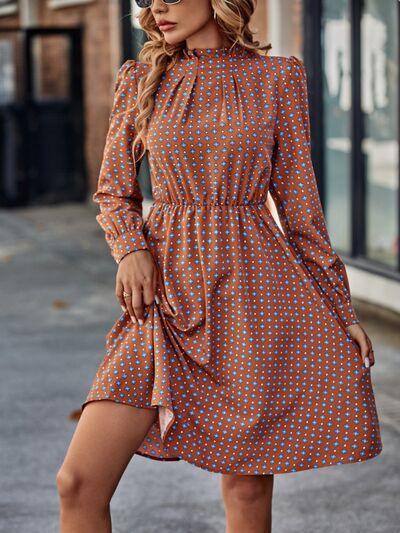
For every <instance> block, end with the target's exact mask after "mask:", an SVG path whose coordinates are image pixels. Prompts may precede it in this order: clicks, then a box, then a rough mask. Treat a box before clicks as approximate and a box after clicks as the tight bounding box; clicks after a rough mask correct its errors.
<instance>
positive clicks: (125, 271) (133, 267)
mask: <svg viewBox="0 0 400 533" xmlns="http://www.w3.org/2000/svg"><path fill="white" fill-rule="evenodd" d="M157 278H158V272H157V268H156V265H155V264H154V259H153V256H152V255H151V252H150V251H149V250H136V251H134V252H131V253H129V254H127V255H126V256H125V257H123V258H122V260H121V261H120V263H119V265H118V272H117V277H116V287H115V295H116V297H117V299H118V301H119V303H120V304H121V307H122V309H123V311H128V312H129V315H130V317H131V319H132V322H133V323H136V321H137V322H139V324H143V321H144V319H145V306H147V305H150V304H152V303H153V301H154V300H156V301H158V297H157V295H156V287H157ZM124 292H125V293H128V294H129V295H130V296H127V295H124Z"/></svg>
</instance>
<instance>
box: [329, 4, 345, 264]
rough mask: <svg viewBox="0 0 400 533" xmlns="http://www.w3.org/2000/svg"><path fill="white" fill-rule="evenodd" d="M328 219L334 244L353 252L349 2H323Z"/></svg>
mask: <svg viewBox="0 0 400 533" xmlns="http://www.w3.org/2000/svg"><path fill="white" fill-rule="evenodd" d="M322 5H323V11H322V13H323V15H322V65H323V78H322V79H323V86H322V91H323V124H324V140H325V142H324V148H323V152H324V153H323V160H324V171H323V172H324V180H325V181H324V184H325V216H326V220H327V225H328V230H329V233H330V236H331V240H332V244H333V246H334V247H335V248H337V249H338V250H340V251H345V252H347V253H349V252H350V249H351V152H352V143H351V105H352V103H351V81H352V80H351V29H350V15H349V8H350V6H349V1H348V0H337V1H335V2H332V1H331V0H323V2H322Z"/></svg>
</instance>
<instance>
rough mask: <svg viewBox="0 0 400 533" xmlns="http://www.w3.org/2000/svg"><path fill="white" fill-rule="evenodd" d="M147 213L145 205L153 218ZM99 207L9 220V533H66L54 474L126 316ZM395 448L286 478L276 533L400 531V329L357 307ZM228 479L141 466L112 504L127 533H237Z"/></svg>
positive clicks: (4, 366)
mask: <svg viewBox="0 0 400 533" xmlns="http://www.w3.org/2000/svg"><path fill="white" fill-rule="evenodd" d="M147 208H148V204H146V207H145V213H146V212H147ZM96 214H97V207H96V208H94V207H93V206H85V205H82V204H69V205H63V206H54V207H41V208H29V209H18V210H0V290H1V307H0V318H1V322H0V353H1V357H0V376H1V387H0V405H1V421H0V422H1V433H0V434H1V444H0V448H1V452H2V453H1V455H0V471H1V473H2V483H1V486H0V491H1V492H0V498H1V503H0V505H1V507H0V509H1V510H0V532H1V533H3V532H4V533H44V532H45V533H53V532H54V533H56V532H58V495H57V492H56V486H55V475H56V472H57V469H58V467H59V465H60V464H61V461H62V458H63V456H64V454H65V451H66V448H67V446H68V443H69V440H70V438H71V436H72V433H73V431H74V428H75V422H74V421H71V420H70V419H69V418H68V415H69V413H70V412H71V411H73V410H74V409H77V408H79V406H80V403H81V402H82V401H83V399H84V397H85V395H86V392H87V390H88V388H89V386H90V383H91V381H92V378H93V376H94V373H95V370H96V368H97V366H98V364H99V362H100V360H101V358H102V357H103V347H104V336H105V333H106V331H108V329H109V328H110V327H111V325H112V324H113V322H114V321H115V320H116V318H117V317H118V316H119V314H120V307H119V304H118V303H117V301H116V299H115V296H114V279H115V273H116V264H115V262H114V260H113V259H112V257H111V255H110V253H109V249H108V247H107V245H106V243H105V240H104V235H103V233H102V230H101V228H100V227H99V226H98V224H97V222H96V221H95V215H96ZM354 303H355V305H356V308H357V311H358V314H359V316H360V318H361V320H362V323H363V325H364V327H365V328H366V330H367V331H368V333H369V335H370V337H371V339H372V341H373V344H374V348H375V355H376V359H377V363H376V365H375V366H374V367H373V368H372V370H371V372H372V377H373V382H374V385H375V392H376V400H377V407H378V412H379V415H380V420H381V429H382V438H383V446H384V450H383V452H382V454H381V455H380V456H379V457H377V458H375V459H372V460H370V461H367V462H365V463H362V464H355V465H341V466H335V467H327V468H322V469H319V470H312V471H304V472H298V473H294V474H284V475H280V476H275V486H274V491H275V495H274V505H273V526H274V530H273V531H274V533H320V532H321V533H322V532H324V533H365V532H366V531H368V533H399V531H400V526H399V524H400V507H399V497H400V461H399V457H400V452H399V450H400V387H399V376H400V370H399V368H400V334H399V329H400V328H399V323H397V324H396V322H395V321H393V322H392V321H391V320H389V319H384V318H382V316H380V317H379V318H377V317H375V316H374V310H371V309H370V308H369V307H366V306H362V305H357V302H354ZM219 482H220V476H219V475H218V474H213V473H210V472H206V471H203V470H201V469H199V468H198V467H195V466H192V465H189V464H188V463H185V462H184V461H179V462H170V463H168V462H161V461H153V460H151V459H148V458H145V457H140V456H134V458H133V460H132V461H131V463H130V464H129V466H128V468H127V470H126V472H125V474H124V476H123V478H122V481H121V483H120V485H119V487H118V489H117V492H116V494H115V496H114V498H113V500H112V504H111V509H112V516H113V527H114V529H113V532H115V533H153V532H157V533H169V532H174V533H200V532H201V533H224V531H225V530H224V512H223V507H222V502H221V500H220V487H219Z"/></svg>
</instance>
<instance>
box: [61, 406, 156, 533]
mask: <svg viewBox="0 0 400 533" xmlns="http://www.w3.org/2000/svg"><path fill="white" fill-rule="evenodd" d="M157 413H158V410H157V409H148V408H143V409H142V408H138V407H132V406H130V405H124V404H121V403H116V402H113V401H111V400H99V401H93V402H90V403H88V404H87V405H86V407H85V408H84V410H83V413H82V415H81V417H80V419H79V422H78V425H77V427H76V429H75V432H74V434H73V437H72V439H71V443H70V445H69V448H68V450H67V453H66V456H65V458H64V461H63V464H62V465H61V467H60V469H59V471H58V472H57V478H56V481H57V487H58V493H59V499H60V532H61V533H78V532H79V533H82V532H83V531H84V532H85V533H109V532H111V515H110V506H109V505H110V500H111V498H112V495H113V494H114V491H115V489H116V488H117V485H118V483H119V480H120V478H121V476H122V474H123V472H124V470H125V469H126V467H127V466H128V464H129V461H130V459H131V458H132V456H133V454H134V453H135V451H136V450H137V448H138V447H139V446H140V444H141V443H142V442H143V439H144V437H145V436H146V433H147V431H148V430H149V428H150V426H151V424H152V423H153V421H154V418H155V416H157Z"/></svg>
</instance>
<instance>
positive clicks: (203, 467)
mask: <svg viewBox="0 0 400 533" xmlns="http://www.w3.org/2000/svg"><path fill="white" fill-rule="evenodd" d="M102 400H109V401H113V402H115V403H121V404H124V405H130V406H131V407H138V408H140V409H149V408H151V409H153V408H157V407H158V406H155V407H154V406H143V405H134V404H132V403H129V402H124V401H121V400H119V399H118V400H116V399H113V398H93V399H90V400H86V401H85V402H84V403H82V404H81V408H82V410H83V407H84V406H85V405H86V404H88V403H90V402H95V401H102ZM382 450H383V446H382V445H381V446H380V447H379V448H378V449H377V451H376V452H374V453H373V454H372V455H368V456H366V457H360V458H359V459H357V460H354V461H351V460H346V461H332V462H330V463H326V464H316V465H314V466H304V467H301V468H296V469H291V470H290V469H286V470H285V469H280V470H276V469H273V470H268V471H265V472H263V471H260V470H258V469H255V470H256V472H254V470H253V472H239V471H235V470H229V471H227V470H221V469H220V470H217V469H213V468H210V467H205V466H202V465H200V464H199V463H198V461H194V460H193V459H188V458H186V457H183V456H182V457H181V456H177V457H158V456H156V455H150V454H147V453H145V452H139V451H135V452H134V455H140V456H142V457H145V458H148V459H153V460H154V461H175V462H176V461H185V462H186V463H188V464H190V465H192V466H195V467H197V468H200V469H201V470H206V471H207V472H212V473H214V474H234V475H244V476H249V475H278V474H295V473H296V472H304V471H307V470H319V469H321V468H326V467H328V466H336V465H346V464H357V463H364V462H365V461H368V460H369V459H374V458H375V457H377V456H378V455H380V454H381V452H382Z"/></svg>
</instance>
